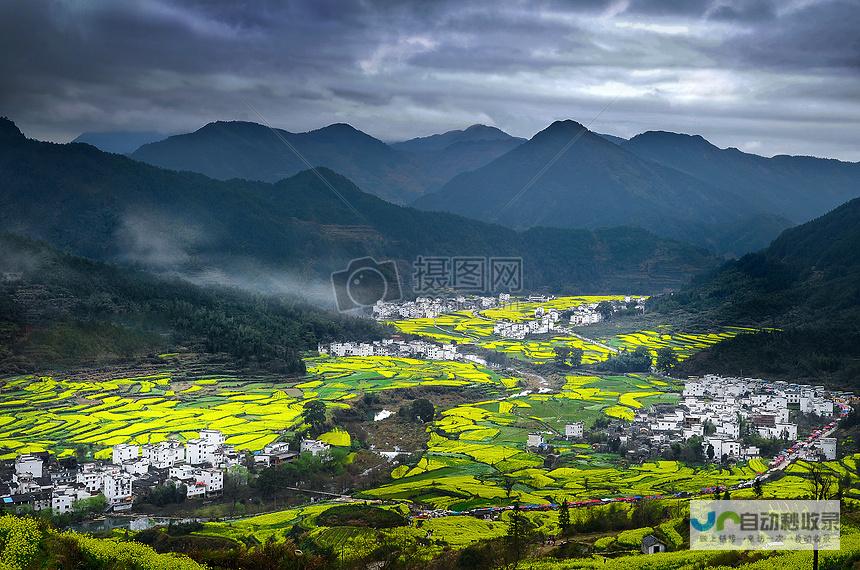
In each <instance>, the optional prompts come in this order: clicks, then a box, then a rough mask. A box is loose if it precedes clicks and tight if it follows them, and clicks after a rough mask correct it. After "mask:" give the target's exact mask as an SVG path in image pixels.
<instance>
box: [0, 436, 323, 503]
mask: <svg viewBox="0 0 860 570" xmlns="http://www.w3.org/2000/svg"><path fill="white" fill-rule="evenodd" d="M329 451H330V446H329V445H328V444H327V443H324V442H322V441H318V440H314V439H304V440H302V442H301V447H300V449H299V451H290V444H289V443H287V442H274V443H270V444H268V445H267V446H265V447H264V448H263V449H262V451H260V452H258V453H255V454H253V456H252V459H251V460H252V461H253V463H254V465H256V466H259V467H269V466H272V465H278V464H281V463H284V462H286V461H291V460H293V459H295V458H296V457H298V455H299V454H300V453H310V454H311V455H314V456H327V455H328V454H329ZM248 457H249V456H248V455H247V454H246V453H245V452H243V451H239V450H237V449H236V448H235V447H234V446H232V445H227V444H226V442H225V436H224V434H223V433H221V432H220V431H218V430H215V429H204V430H201V431H200V437H199V438H195V439H190V440H187V441H180V440H177V439H168V440H165V441H162V442H160V443H155V444H145V445H137V444H125V443H123V444H119V445H115V446H113V449H112V456H111V459H110V461H93V462H87V463H78V462H77V461H76V460H75V458H73V457H69V458H59V459H58V458H56V457H54V456H53V455H51V454H49V453H32V454H25V455H18V456H17V457H16V458H15V460H14V461H9V462H6V463H5V464H3V465H2V466H0V505H2V506H3V507H5V508H13V509H18V510H20V509H22V508H27V509H32V510H34V511H40V510H44V509H52V510H53V511H54V512H55V513H57V514H64V513H68V512H71V511H72V510H73V508H74V504H75V502H77V501H82V500H85V499H90V498H93V497H96V496H98V495H103V496H104V500H105V505H106V506H105V508H106V510H110V511H124V510H128V509H130V508H131V507H132V505H133V504H134V500H135V498H136V497H144V496H147V495H149V494H150V493H151V492H152V491H153V490H154V489H155V488H156V487H158V486H160V485H166V484H172V485H174V486H175V487H176V488H180V489H184V490H185V496H186V498H187V499H197V498H203V497H213V496H218V495H220V494H221V492H222V491H223V489H224V474H225V472H226V471H227V470H228V469H230V468H231V467H234V466H238V465H243V464H246V462H247V461H248Z"/></svg>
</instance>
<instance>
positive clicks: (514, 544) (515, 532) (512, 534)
mask: <svg viewBox="0 0 860 570" xmlns="http://www.w3.org/2000/svg"><path fill="white" fill-rule="evenodd" d="M526 522H527V521H526V517H525V515H523V512H522V511H521V510H520V502H519V501H514V508H513V510H512V511H511V518H510V519H509V520H508V533H507V539H508V547H509V548H510V553H511V556H512V558H513V563H514V566H515V567H516V565H517V564H518V563H519V561H520V559H522V555H523V543H524V542H525V535H526Z"/></svg>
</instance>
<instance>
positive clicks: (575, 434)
mask: <svg viewBox="0 0 860 570" xmlns="http://www.w3.org/2000/svg"><path fill="white" fill-rule="evenodd" d="M584 428H585V426H584V425H583V423H582V422H574V423H572V424H567V425H565V426H564V437H566V438H568V439H570V438H579V437H582V434H583V433H584V431H585V429H584Z"/></svg>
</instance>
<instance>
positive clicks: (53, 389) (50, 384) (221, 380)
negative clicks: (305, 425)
mask: <svg viewBox="0 0 860 570" xmlns="http://www.w3.org/2000/svg"><path fill="white" fill-rule="evenodd" d="M307 364H308V377H307V378H306V379H302V380H298V381H297V380H295V379H293V380H290V381H287V380H286V379H283V378H276V377H273V378H271V379H268V378H267V379H265V380H262V379H255V380H246V379H242V378H233V377H215V376H208V377H201V378H197V379H191V380H186V379H181V380H180V379H175V378H174V377H173V375H172V374H171V373H170V372H165V373H163V374H157V375H152V376H145V377H137V378H120V379H115V380H108V381H102V380H98V381H95V380H93V381H87V380H81V379H79V378H60V377H57V378H51V377H33V376H22V377H16V378H10V379H6V380H3V381H0V382H2V384H1V385H2V388H0V389H2V394H3V399H2V401H0V446H2V447H1V448H0V452H2V457H3V458H7V459H8V458H13V457H14V456H15V455H16V454H19V453H28V452H37V451H47V450H50V451H53V452H54V453H56V454H58V455H60V456H65V455H70V454H73V453H74V452H75V450H76V448H78V447H79V446H85V447H92V448H93V449H94V450H95V452H96V455H97V457H108V456H109V455H110V448H111V446H114V445H117V444H119V443H139V444H144V443H158V442H160V441H163V440H165V439H167V438H168V437H171V436H178V437H180V438H186V439H188V438H193V437H197V433H198V432H199V431H200V430H201V429H204V428H213V429H218V430H221V431H222V432H224V433H225V434H226V435H227V443H228V444H230V445H235V446H236V447H237V448H239V449H249V450H251V451H256V450H258V449H261V448H263V447H264V446H265V445H266V444H268V443H271V442H272V441H275V440H276V439H277V438H278V436H279V433H280V432H282V431H283V430H289V429H293V428H295V427H296V426H297V425H298V424H299V423H301V413H302V410H303V409H304V406H305V404H306V403H307V402H309V401H311V400H315V399H321V400H324V401H325V402H326V403H327V404H328V405H329V406H333V407H338V406H339V407H346V406H348V403H349V400H351V399H352V398H355V397H356V396H357V395H359V394H361V393H367V392H374V391H380V390H391V389H396V388H408V387H417V386H449V387H459V386H468V385H473V384H480V385H486V386H496V387H498V389H500V390H504V389H505V386H506V385H508V386H511V387H512V386H515V385H516V382H517V381H516V380H515V379H512V378H508V377H503V376H500V375H498V374H496V373H494V372H491V371H489V370H487V369H485V368H481V367H478V366H476V365H474V364H468V363H462V362H441V361H434V362H430V361H423V360H415V359H409V358H388V357H366V358H364V357H362V358H360V357H350V358H339V359H328V358H313V359H309V360H308V363H307ZM325 439H326V440H327V441H328V442H329V443H332V444H334V445H349V435H348V434H346V433H345V432H332V433H330V434H326V435H325Z"/></svg>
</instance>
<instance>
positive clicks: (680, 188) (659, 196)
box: [131, 120, 860, 255]
mask: <svg viewBox="0 0 860 570" xmlns="http://www.w3.org/2000/svg"><path fill="white" fill-rule="evenodd" d="M291 147H292V148H291ZM294 149H295V150H296V151H298V152H299V153H300V154H301V155H302V157H304V159H306V162H305V161H303V160H302V159H300V158H299V157H298V156H297V155H296V153H295V152H294ZM131 156H132V157H133V158H135V159H137V160H141V161H144V162H148V163H150V164H153V165H156V166H161V167H164V168H170V169H174V170H189V171H193V172H198V173H202V174H206V175H207V176H210V177H213V178H218V179H222V180H226V179H230V178H244V179H248V180H261V181H267V182H274V181H277V180H280V179H282V178H285V177H288V176H291V175H293V174H295V173H297V172H299V171H301V170H304V169H306V168H308V165H313V166H325V167H328V168H331V169H332V170H334V171H336V172H338V173H340V174H343V175H345V176H347V177H348V178H349V179H350V180H352V181H354V182H355V183H356V184H357V185H358V186H359V187H360V188H361V189H362V190H363V191H366V192H369V193H371V194H375V195H377V196H379V197H381V198H383V199H386V200H388V201H391V202H394V203H401V204H406V203H414V205H415V206H416V207H418V208H421V209H427V210H439V211H447V212H452V213H456V214H460V215H464V216H467V217H470V218H474V219H478V220H483V221H488V222H495V223H500V224H502V225H506V226H508V227H511V228H515V229H525V228H531V227H535V226H548V227H562V228H588V229H593V228H599V227H613V226H619V225H631V226H639V227H643V228H646V229H648V230H649V231H653V232H657V233H659V234H660V235H663V236H666V237H670V238H673V239H681V240H685V241H689V242H691V243H695V244H697V245H700V246H706V247H708V248H710V249H711V250H712V251H715V252H718V253H720V254H729V255H741V254H743V253H746V252H748V251H754V250H756V249H760V248H762V247H764V246H766V245H767V244H768V243H769V242H770V241H771V240H772V239H773V238H774V237H776V236H777V235H778V234H779V232H781V231H782V230H783V229H785V228H787V227H790V226H792V225H794V224H797V223H802V222H805V221H807V220H809V219H812V218H814V217H816V216H819V215H821V214H823V213H825V212H827V211H828V210H830V209H832V208H834V207H836V206H838V205H839V204H841V203H843V202H845V201H847V200H849V199H851V198H853V197H856V196H858V195H860V164H857V163H847V162H841V161H837V160H828V159H819V158H812V157H801V156H777V157H773V158H765V157H761V156H757V155H754V154H749V153H744V152H741V151H739V150H737V149H734V148H729V149H720V148H718V147H716V146H714V145H712V144H710V143H709V142H707V141H706V140H705V139H703V138H702V137H700V136H696V135H682V134H675V133H668V132H661V131H649V132H646V133H643V134H640V135H637V136H635V137H633V138H632V139H630V140H625V139H622V138H619V137H614V136H612V135H603V134H598V133H594V132H591V131H589V130H588V129H586V128H585V127H583V126H582V125H581V124H579V123H577V122H575V121H570V120H567V121H557V122H555V123H553V124H552V125H550V126H549V127H547V128H546V129H544V130H543V131H541V132H539V133H537V134H536V135H535V136H534V137H532V138H531V139H529V140H527V141H525V140H524V139H520V138H516V137H512V136H510V135H508V134H506V133H504V132H503V131H501V130H499V129H497V128H494V127H488V126H484V125H473V126H471V127H469V128H467V129H464V130H456V131H448V132H446V133H442V134H439V135H431V136H428V137H419V138H415V139H411V140H408V141H403V142H396V143H390V144H386V143H384V142H382V141H380V140H378V139H375V138H373V137H371V136H370V135H367V134H365V133H362V132H361V131H358V130H356V129H354V128H352V127H350V126H349V125H346V124H335V125H330V126H328V127H324V128H322V129H319V130H316V131H310V132H307V133H290V132H288V131H283V130H273V129H269V128H268V127H266V126H263V125H258V124H255V123H245V122H216V123H210V124H208V125H206V126H204V127H203V128H201V129H199V130H197V131H195V132H193V133H189V134H185V135H176V136H173V137H169V138H167V139H165V140H163V141H159V142H155V143H150V144H146V145H144V146H142V147H141V148H140V149H138V150H137V151H135V152H134V153H133V154H132V155H131Z"/></svg>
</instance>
